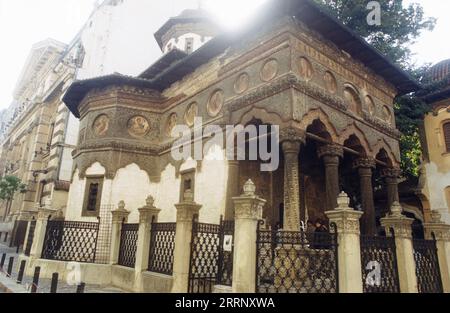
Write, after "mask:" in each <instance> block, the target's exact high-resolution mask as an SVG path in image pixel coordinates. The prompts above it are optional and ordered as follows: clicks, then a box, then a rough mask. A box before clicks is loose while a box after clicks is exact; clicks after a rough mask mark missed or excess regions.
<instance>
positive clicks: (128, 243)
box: [118, 224, 139, 268]
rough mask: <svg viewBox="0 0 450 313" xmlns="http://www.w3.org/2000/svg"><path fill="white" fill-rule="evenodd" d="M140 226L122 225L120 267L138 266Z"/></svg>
mask: <svg viewBox="0 0 450 313" xmlns="http://www.w3.org/2000/svg"><path fill="white" fill-rule="evenodd" d="M138 233H139V224H122V231H121V234H120V249H119V262H118V264H119V265H122V266H126V267H131V268H134V266H135V264H136V251H137V240H138Z"/></svg>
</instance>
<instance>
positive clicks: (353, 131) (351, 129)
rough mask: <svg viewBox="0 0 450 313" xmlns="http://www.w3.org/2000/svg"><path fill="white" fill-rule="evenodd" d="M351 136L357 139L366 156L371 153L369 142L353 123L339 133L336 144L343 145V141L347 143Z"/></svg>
mask: <svg viewBox="0 0 450 313" xmlns="http://www.w3.org/2000/svg"><path fill="white" fill-rule="evenodd" d="M351 136H355V137H356V138H358V139H359V143H360V144H361V146H362V147H363V149H364V151H365V153H366V155H367V156H368V155H370V154H371V153H372V149H371V147H370V144H369V141H368V140H367V138H366V136H365V135H364V133H363V132H362V130H361V129H360V128H359V127H358V126H357V125H356V124H355V123H353V124H351V125H349V126H347V127H346V128H345V129H344V130H343V131H342V132H341V134H340V135H339V139H338V143H339V144H340V145H344V143H345V141H347V140H348V139H349V138H350V137H351Z"/></svg>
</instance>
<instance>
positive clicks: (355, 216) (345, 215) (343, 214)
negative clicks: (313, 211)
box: [325, 192, 363, 235]
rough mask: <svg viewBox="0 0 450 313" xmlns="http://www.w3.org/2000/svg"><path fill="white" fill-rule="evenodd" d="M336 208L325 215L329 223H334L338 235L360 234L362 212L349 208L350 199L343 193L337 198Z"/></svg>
mask: <svg viewBox="0 0 450 313" xmlns="http://www.w3.org/2000/svg"><path fill="white" fill-rule="evenodd" d="M337 204H338V206H337V208H335V209H334V210H332V211H327V212H325V214H326V215H327V217H328V218H329V219H330V222H332V223H335V224H336V227H337V232H338V234H356V235H359V234H360V228H359V224H360V223H359V220H360V218H361V216H362V215H363V212H360V211H356V210H354V209H352V208H351V207H350V198H349V197H348V195H347V194H346V193H345V192H341V193H340V194H339V196H338V198H337Z"/></svg>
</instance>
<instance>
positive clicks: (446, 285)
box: [424, 211, 450, 293]
mask: <svg viewBox="0 0 450 313" xmlns="http://www.w3.org/2000/svg"><path fill="white" fill-rule="evenodd" d="M424 228H425V236H426V238H427V239H433V235H434V238H435V239H436V248H437V254H438V260H439V269H440V271H441V279H442V288H443V289H444V292H445V293H450V225H448V224H446V223H444V222H442V220H441V214H440V213H439V211H433V212H432V213H431V223H425V224H424Z"/></svg>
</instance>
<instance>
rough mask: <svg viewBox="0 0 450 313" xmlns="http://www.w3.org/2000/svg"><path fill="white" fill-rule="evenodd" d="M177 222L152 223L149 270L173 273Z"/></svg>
mask: <svg viewBox="0 0 450 313" xmlns="http://www.w3.org/2000/svg"><path fill="white" fill-rule="evenodd" d="M176 230H177V223H152V229H151V240H150V253H149V261H148V270H149V271H150V272H154V273H161V274H165V275H172V274H173V258H174V250H175V234H176Z"/></svg>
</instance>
